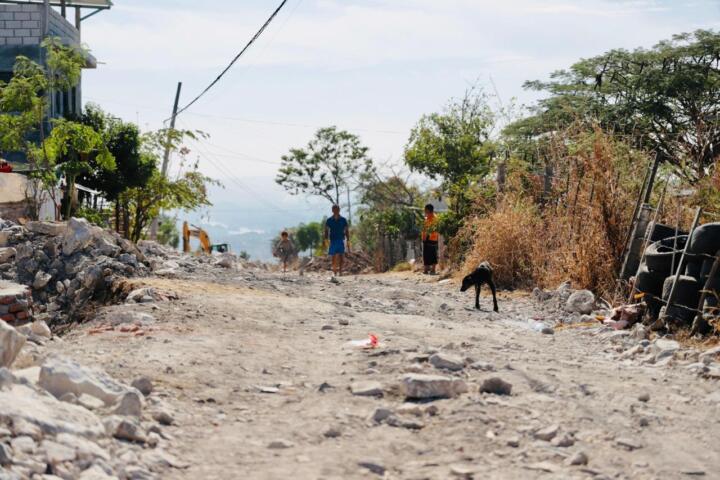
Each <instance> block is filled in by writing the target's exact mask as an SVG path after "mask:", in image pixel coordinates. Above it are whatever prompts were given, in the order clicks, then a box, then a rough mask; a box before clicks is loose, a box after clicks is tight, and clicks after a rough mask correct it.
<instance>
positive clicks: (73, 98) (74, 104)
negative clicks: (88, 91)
mask: <svg viewBox="0 0 720 480" xmlns="http://www.w3.org/2000/svg"><path fill="white" fill-rule="evenodd" d="M70 105H72V113H75V114H78V113H80V111H79V109H78V102H77V87H72V90H71V91H70Z"/></svg>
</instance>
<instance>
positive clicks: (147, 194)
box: [120, 170, 217, 242]
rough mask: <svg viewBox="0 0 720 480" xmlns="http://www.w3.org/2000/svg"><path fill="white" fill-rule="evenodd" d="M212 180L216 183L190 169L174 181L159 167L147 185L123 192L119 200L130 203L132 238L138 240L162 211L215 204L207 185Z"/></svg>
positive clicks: (129, 230)
mask: <svg viewBox="0 0 720 480" xmlns="http://www.w3.org/2000/svg"><path fill="white" fill-rule="evenodd" d="M211 183H217V182H214V180H212V179H210V178H209V177H206V176H205V175H202V174H201V173H200V172H198V171H197V170H193V171H189V172H187V173H185V174H184V175H183V176H181V177H180V178H179V179H178V180H174V181H173V180H169V179H167V178H165V177H163V176H162V175H161V174H160V172H159V171H157V170H156V171H155V172H154V173H153V176H152V177H151V178H150V180H149V181H148V182H147V184H145V185H143V186H142V187H132V188H128V189H127V190H125V191H124V192H122V193H121V194H120V201H121V202H122V203H123V204H125V205H127V206H128V212H129V213H130V225H129V229H128V232H129V235H128V236H129V238H130V240H132V241H133V242H137V241H139V240H140V239H141V238H142V236H143V231H144V229H145V227H147V226H148V225H149V223H150V222H151V221H152V219H153V218H155V217H157V216H158V215H159V214H160V211H162V210H184V211H192V210H196V209H198V208H200V207H203V206H210V205H212V203H211V202H210V199H209V198H208V195H207V185H208V184H211Z"/></svg>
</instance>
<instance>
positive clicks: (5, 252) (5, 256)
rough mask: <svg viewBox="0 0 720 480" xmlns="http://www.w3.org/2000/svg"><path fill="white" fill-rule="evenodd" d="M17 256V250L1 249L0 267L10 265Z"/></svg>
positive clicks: (10, 248)
mask: <svg viewBox="0 0 720 480" xmlns="http://www.w3.org/2000/svg"><path fill="white" fill-rule="evenodd" d="M15 255H17V250H15V249H14V248H12V247H3V248H0V265H2V264H3V263H8V262H9V261H10V260H11V259H12V258H15Z"/></svg>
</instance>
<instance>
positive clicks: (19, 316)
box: [15, 311, 29, 320]
mask: <svg viewBox="0 0 720 480" xmlns="http://www.w3.org/2000/svg"><path fill="white" fill-rule="evenodd" d="M28 317H29V315H28V312H26V311H22V312H17V313H16V314H15V318H16V319H17V320H27V319H28Z"/></svg>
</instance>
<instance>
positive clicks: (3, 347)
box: [0, 321, 185, 480]
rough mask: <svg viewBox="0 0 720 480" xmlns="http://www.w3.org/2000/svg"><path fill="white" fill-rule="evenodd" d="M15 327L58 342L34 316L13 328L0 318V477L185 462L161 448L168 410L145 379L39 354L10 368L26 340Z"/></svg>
mask: <svg viewBox="0 0 720 480" xmlns="http://www.w3.org/2000/svg"><path fill="white" fill-rule="evenodd" d="M23 331H26V333H28V334H29V335H30V336H29V337H28V339H32V336H33V335H34V336H37V337H43V338H44V341H45V342H53V341H59V340H57V339H54V338H52V334H51V333H50V329H49V328H48V327H47V325H46V324H44V322H42V321H36V322H35V323H34V324H32V325H30V326H23V327H21V328H20V329H18V330H16V329H14V328H13V327H11V326H10V325H8V324H7V323H5V322H2V321H0V357H1V358H2V364H1V365H0V367H1V368H0V464H1V465H2V467H3V470H2V472H0V478H3V479H25V478H62V479H81V480H96V479H98V480H99V479H112V478H115V479H118V478H122V479H154V478H161V473H162V472H164V471H166V470H167V469H168V468H173V467H175V468H182V467H185V465H183V464H182V463H181V462H179V461H178V460H177V459H175V458H174V457H172V456H171V455H170V454H168V453H166V452H165V451H164V447H165V445H166V441H167V439H168V438H169V437H168V436H167V435H166V434H165V433H164V432H163V429H164V427H165V426H166V425H169V424H172V423H173V415H172V413H171V412H170V411H169V410H168V408H167V406H166V405H164V404H163V402H162V401H161V400H160V399H159V398H158V397H157V396H156V395H154V394H153V388H152V381H151V380H150V379H148V378H145V377H141V378H138V379H136V380H135V381H133V382H132V385H133V386H128V385H125V384H123V383H121V382H118V381H117V380H115V379H114V378H112V377H110V376H109V375H107V374H106V373H105V372H103V371H101V370H96V369H91V368H87V367H85V366H82V365H80V364H78V363H76V362H74V361H72V360H70V359H68V358H65V357H60V356H49V357H48V356H47V355H42V356H44V357H46V358H44V360H40V361H38V362H37V364H33V365H32V366H30V367H27V368H24V369H20V370H14V371H11V370H9V369H8V368H7V367H9V366H10V365H17V364H18V363H19V362H18V361H16V359H17V360H20V353H21V352H20V350H21V348H23V345H24V344H25V342H26V338H25V335H23V333H22V332H23ZM52 475H54V476H52ZM51 476H52V477H51Z"/></svg>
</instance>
